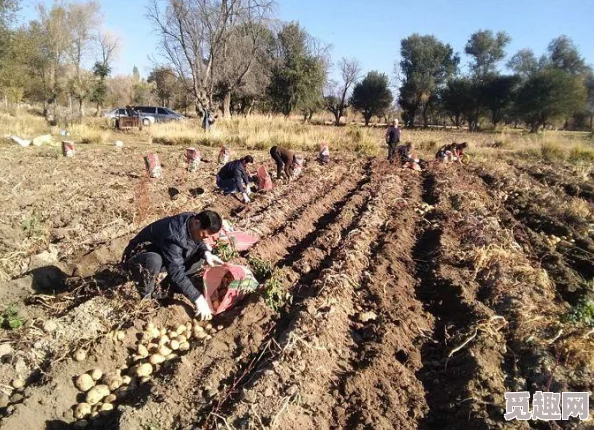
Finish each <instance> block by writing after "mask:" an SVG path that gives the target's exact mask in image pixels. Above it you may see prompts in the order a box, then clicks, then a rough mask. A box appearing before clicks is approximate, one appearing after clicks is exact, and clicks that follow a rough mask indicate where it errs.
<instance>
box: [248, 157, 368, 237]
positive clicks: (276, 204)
mask: <svg viewBox="0 0 594 430" xmlns="http://www.w3.org/2000/svg"><path fill="white" fill-rule="evenodd" d="M359 167H360V165H359V164H358V163H352V164H350V165H348V166H345V165H339V166H336V167H335V168H333V169H330V170H328V171H325V172H324V171H319V172H318V175H317V176H314V175H313V174H312V175H307V177H301V178H300V179H299V180H297V181H296V182H295V181H294V182H292V183H290V184H288V185H281V187H282V188H283V190H284V192H283V194H282V195H280V196H274V197H272V198H270V197H268V199H269V200H268V201H269V204H265V205H264V207H262V209H261V210H260V211H258V212H257V213H256V214H254V215H251V214H248V215H247V216H246V217H245V220H244V221H242V222H241V223H239V227H241V228H244V229H245V228H247V229H250V230H252V231H254V232H255V233H257V234H259V235H260V236H262V237H267V236H275V235H277V234H278V233H280V232H281V231H282V230H284V229H285V228H287V227H288V226H289V225H290V223H291V222H293V221H295V220H297V219H299V217H300V215H301V213H302V212H303V211H304V210H305V209H306V208H307V207H309V206H310V205H311V204H314V203H315V202H316V200H319V199H320V198H322V197H323V196H324V195H325V194H326V193H328V192H330V191H331V190H332V189H333V188H334V187H336V185H337V184H341V183H343V182H345V181H346V182H348V181H349V179H352V178H353V177H356V175H357V173H356V172H357V170H358V169H359ZM312 183H315V184H316V187H312V186H311V184H312Z"/></svg>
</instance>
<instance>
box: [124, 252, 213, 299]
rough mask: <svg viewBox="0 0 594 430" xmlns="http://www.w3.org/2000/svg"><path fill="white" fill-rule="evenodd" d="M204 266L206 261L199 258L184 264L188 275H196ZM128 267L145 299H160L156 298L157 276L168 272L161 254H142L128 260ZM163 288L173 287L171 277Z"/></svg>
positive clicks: (163, 284)
mask: <svg viewBox="0 0 594 430" xmlns="http://www.w3.org/2000/svg"><path fill="white" fill-rule="evenodd" d="M203 264H204V260H202V259H200V258H198V257H191V258H189V259H188V260H187V261H186V262H185V263H184V267H185V269H186V275H194V274H196V273H197V272H198V271H199V270H200V269H201V268H202V265H203ZM127 267H128V271H129V272H130V274H131V275H132V279H133V280H134V282H136V286H137V288H138V292H139V293H140V295H141V296H142V298H143V299H144V298H147V299H148V298H151V297H153V298H159V297H155V284H156V280H157V276H159V274H160V273H162V272H165V271H166V268H165V266H164V264H163V257H162V256H161V254H159V253H158V252H152V251H146V252H140V253H138V254H136V255H135V256H134V257H132V258H130V260H128V263H127ZM162 286H163V287H164V289H168V288H169V287H170V286H171V285H170V280H169V276H167V277H166V278H165V279H164V280H163V282H162Z"/></svg>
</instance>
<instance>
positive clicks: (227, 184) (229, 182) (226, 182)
mask: <svg viewBox="0 0 594 430" xmlns="http://www.w3.org/2000/svg"><path fill="white" fill-rule="evenodd" d="M217 187H219V188H220V189H221V190H223V192H224V193H225V194H232V193H238V192H239V190H238V189H237V183H236V182H235V178H231V179H223V178H221V177H220V176H219V175H217Z"/></svg>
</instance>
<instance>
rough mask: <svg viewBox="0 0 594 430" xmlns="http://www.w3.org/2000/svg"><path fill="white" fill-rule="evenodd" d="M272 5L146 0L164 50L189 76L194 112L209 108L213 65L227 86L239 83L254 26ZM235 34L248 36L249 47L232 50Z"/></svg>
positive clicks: (249, 59) (254, 0) (266, 1)
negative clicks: (148, 0) (193, 99)
mask: <svg viewBox="0 0 594 430" xmlns="http://www.w3.org/2000/svg"><path fill="white" fill-rule="evenodd" d="M272 5H273V2H272V1H271V0H150V4H149V7H148V17H149V19H150V20H151V21H152V22H153V24H154V26H155V29H156V30H157V32H158V34H159V36H160V38H161V48H162V53H163V55H164V56H165V57H166V58H167V59H168V60H169V61H170V62H171V64H172V65H173V66H174V67H175V69H176V70H177V72H178V75H179V76H180V77H185V76H188V77H191V81H189V82H191V88H189V90H191V92H192V94H193V95H194V98H195V103H196V110H197V112H199V111H200V110H205V109H210V108H211V107H212V104H213V93H214V90H215V85H216V84H217V79H216V77H215V76H214V73H213V70H214V68H215V67H216V68H217V69H218V71H219V73H220V74H221V76H222V77H223V78H225V76H226V79H227V84H228V85H229V86H231V87H233V86H235V85H239V84H241V82H242V80H243V78H244V76H245V75H246V74H247V73H248V72H249V70H250V67H251V65H252V63H253V61H254V58H255V56H256V53H257V46H255V45H257V43H256V42H257V40H258V35H259V33H258V30H257V29H258V27H259V26H260V25H261V24H262V22H263V21H264V19H265V18H266V17H267V15H268V13H269V12H270V11H271V9H272ZM239 29H243V30H244V31H241V30H239ZM252 29H254V30H253V31H252ZM238 33H240V34H241V33H244V34H247V36H246V38H247V40H248V41H249V40H250V38H251V45H250V44H248V47H247V49H246V48H245V46H242V45H243V44H240V46H241V48H240V49H232V44H233V43H234V42H237V40H238ZM243 42H246V40H243ZM250 46H251V49H250ZM238 51H239V52H238ZM229 94H230V93H229Z"/></svg>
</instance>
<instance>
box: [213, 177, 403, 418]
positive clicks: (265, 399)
mask: <svg viewBox="0 0 594 430" xmlns="http://www.w3.org/2000/svg"><path fill="white" fill-rule="evenodd" d="M379 167H380V168H381V165H380V166H379ZM377 169H378V166H374V174H375V171H376V170H377ZM376 180H377V179H376ZM374 182H375V181H374V178H372V183H371V184H369V186H365V187H364V189H368V190H369V192H370V193H371V195H372V196H374V197H373V198H372V199H371V200H370V201H369V202H368V203H367V204H366V205H364V207H363V212H362V214H361V216H360V217H357V218H356V219H354V220H353V225H352V226H350V228H348V229H346V230H345V231H344V233H345V234H344V240H343V241H342V242H341V244H340V245H339V247H338V248H337V250H336V252H335V255H334V258H333V262H332V265H331V266H330V267H329V268H328V269H326V270H323V271H322V273H321V277H320V278H319V279H317V280H315V281H314V285H315V289H316V291H317V294H316V295H314V296H311V297H308V298H307V299H305V300H304V302H303V304H302V306H300V308H299V310H298V311H297V312H295V313H292V315H290V318H289V319H288V320H286V324H287V323H288V325H286V324H285V327H284V329H283V330H282V331H280V332H279V333H277V336H275V339H276V343H277V344H278V346H277V350H276V351H275V352H274V354H271V357H269V358H268V359H267V360H266V362H264V363H260V364H259V366H258V367H257V368H255V369H253V370H251V372H250V373H251V374H250V375H249V377H248V378H249V379H248V384H247V385H246V386H244V387H242V392H241V396H240V400H239V401H238V400H235V402H234V403H232V404H230V405H229V406H228V407H226V408H218V409H217V410H218V411H219V413H220V411H224V414H223V415H225V416H228V415H230V416H229V418H228V420H229V422H230V423H232V425H235V426H241V425H247V422H254V423H257V422H258V421H257V420H258V419H261V420H262V422H263V423H265V425H272V426H279V428H312V427H317V428H326V427H327V426H328V424H329V420H330V419H331V408H330V406H331V405H332V404H333V401H332V397H331V395H330V394H329V393H328V392H327V390H328V389H329V388H328V387H329V384H330V381H331V380H332V379H334V378H335V377H337V374H336V372H339V373H340V372H341V371H345V370H346V369H344V368H343V367H348V362H347V361H346V359H347V356H348V351H347V350H348V347H347V346H346V344H348V343H350V342H351V340H350V336H349V335H348V334H347V333H348V314H349V313H352V288H353V287H354V286H356V283H357V282H358V280H359V278H360V276H361V274H362V273H361V272H362V269H364V268H365V267H367V265H368V262H367V260H366V259H367V255H368V252H369V245H370V243H371V242H372V241H373V239H374V238H375V237H376V235H377V234H378V230H379V228H380V227H381V224H382V223H383V222H384V219H383V217H384V215H383V214H384V208H385V207H386V205H387V203H384V201H383V199H380V198H379V197H378V195H380V194H381V192H380V193H377V194H376V192H374V185H375V187H378V186H380V187H381V189H382V191H384V192H388V193H389V194H390V195H392V196H394V195H397V193H398V191H396V190H393V189H390V188H389V187H388V186H389V185H391V186H392V187H394V186H395V184H398V183H399V181H398V179H397V178H396V177H387V178H385V180H384V183H383V184H382V185H379V184H374ZM384 187H385V188H384ZM396 188H397V189H399V186H398V185H396ZM388 190H389V191H388ZM386 200H388V199H386ZM376 212H377V213H376ZM364 226H365V227H366V228H367V229H369V233H368V232H367V231H365V232H363V231H362V230H361V229H362V228H363V227H364ZM354 254H355V255H356V256H355V255H354ZM322 327H324V330H322ZM328 327H333V329H332V330H330V332H328V331H327V328H328ZM271 361H272V362H271ZM308 363H311V364H313V366H310V365H308ZM255 398H257V399H258V401H257V402H255V400H254V399H255ZM256 403H257V404H256ZM252 410H254V411H253V412H252ZM289 410H290V415H291V417H292V418H291V419H290V420H289V421H284V420H283V416H284V413H285V412H287V411H289ZM312 410H315V411H317V414H316V416H315V417H310V412H308V411H312ZM211 418H212V417H211ZM207 424H208V423H207ZM320 426H321V427H320Z"/></svg>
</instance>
